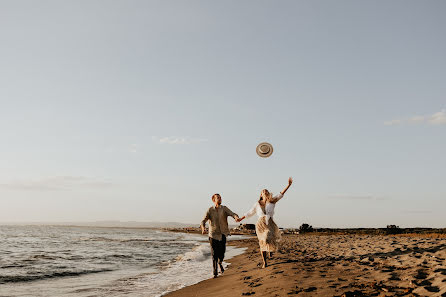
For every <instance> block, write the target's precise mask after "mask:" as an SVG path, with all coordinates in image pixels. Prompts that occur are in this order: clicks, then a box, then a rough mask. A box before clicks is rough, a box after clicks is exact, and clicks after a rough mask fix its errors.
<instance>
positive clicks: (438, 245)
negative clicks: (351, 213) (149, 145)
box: [166, 234, 446, 297]
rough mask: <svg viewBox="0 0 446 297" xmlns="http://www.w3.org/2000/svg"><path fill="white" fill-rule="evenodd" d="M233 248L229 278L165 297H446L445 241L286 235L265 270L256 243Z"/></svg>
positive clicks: (370, 236) (386, 236) (402, 237)
mask: <svg viewBox="0 0 446 297" xmlns="http://www.w3.org/2000/svg"><path fill="white" fill-rule="evenodd" d="M230 244H235V245H237V246H241V247H247V251H246V252H245V253H244V254H243V255H240V256H236V257H234V258H232V259H230V260H228V262H230V263H231V264H230V266H229V267H228V269H227V270H226V271H225V273H224V275H222V276H220V277H218V278H216V279H209V280H205V281H202V282H200V283H198V284H195V285H193V286H189V287H186V288H183V289H181V290H178V291H175V292H172V293H170V294H168V295H166V296H168V297H177V296H183V297H189V296H252V295H254V296H293V295H298V296H446V260H445V259H446V238H444V237H443V238H432V236H431V237H423V236H419V235H417V236H397V235H395V236H391V235H317V234H305V235H287V236H284V237H283V239H282V242H281V248H280V251H279V252H277V253H275V254H274V255H273V258H272V259H271V260H270V261H269V266H268V267H266V268H264V269H262V268H261V258H260V254H259V250H258V244H257V239H256V238H252V239H245V240H240V241H236V242H231V243H230ZM211 270H212V269H211V267H209V276H210V277H211V276H212V275H211V273H212V271H211Z"/></svg>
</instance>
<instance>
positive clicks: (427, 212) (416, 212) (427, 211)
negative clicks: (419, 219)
mask: <svg viewBox="0 0 446 297" xmlns="http://www.w3.org/2000/svg"><path fill="white" fill-rule="evenodd" d="M402 212H403V213H407V214H430V213H432V210H404V211H402Z"/></svg>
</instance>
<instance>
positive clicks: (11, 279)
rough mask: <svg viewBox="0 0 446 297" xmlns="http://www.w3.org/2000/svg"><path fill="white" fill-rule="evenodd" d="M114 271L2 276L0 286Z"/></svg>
mask: <svg viewBox="0 0 446 297" xmlns="http://www.w3.org/2000/svg"><path fill="white" fill-rule="evenodd" d="M107 271H113V269H98V270H81V271H61V272H52V273H51V272H50V273H45V274H40V275H0V284H6V283H19V282H31V281H38V280H43V279H50V278H58V277H68V276H79V275H84V274H91V273H100V272H107Z"/></svg>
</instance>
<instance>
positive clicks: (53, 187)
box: [0, 176, 113, 191]
mask: <svg viewBox="0 0 446 297" xmlns="http://www.w3.org/2000/svg"><path fill="white" fill-rule="evenodd" d="M112 185H113V183H111V182H108V181H102V180H98V179H95V178H90V177H85V176H55V177H47V178H43V179H29V180H14V181H9V182H3V183H0V189H5V190H19V191H20V190H22V191H61V190H73V189H76V188H107V187H110V186H112Z"/></svg>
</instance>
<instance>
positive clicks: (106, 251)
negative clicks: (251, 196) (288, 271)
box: [0, 226, 243, 297]
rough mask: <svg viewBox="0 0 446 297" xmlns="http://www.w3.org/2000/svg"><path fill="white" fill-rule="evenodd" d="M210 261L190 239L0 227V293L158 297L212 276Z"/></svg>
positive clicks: (149, 232) (197, 240) (203, 245)
mask: <svg viewBox="0 0 446 297" xmlns="http://www.w3.org/2000/svg"><path fill="white" fill-rule="evenodd" d="M238 238H241V237H237V236H231V237H229V239H230V240H231V239H232V240H234V239H238ZM242 252H243V249H240V248H233V247H229V246H228V249H227V254H226V259H228V258H230V257H231V256H234V255H237V254H240V253H242ZM210 256H211V254H210V247H209V243H208V241H207V237H206V236H204V235H198V234H185V233H172V232H163V231H160V230H154V229H137V228H135V229H127V228H125V229H124V228H95V227H64V226H0V296H1V297H5V296H8V297H9V296H18V297H24V296H33V297H38V296H42V297H43V296H45V297H47V296H70V297H71V296H73V297H74V296H76V297H86V296H89V297H93V296H130V297H136V296H138V297H139V296H144V297H155V296H162V295H163V294H165V293H167V292H170V291H173V290H177V289H179V288H182V287H184V286H187V285H191V284H194V283H197V282H199V281H202V280H204V279H208V278H210V277H212V262H211V259H210Z"/></svg>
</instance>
